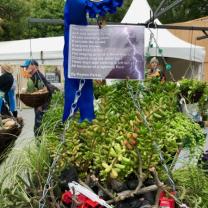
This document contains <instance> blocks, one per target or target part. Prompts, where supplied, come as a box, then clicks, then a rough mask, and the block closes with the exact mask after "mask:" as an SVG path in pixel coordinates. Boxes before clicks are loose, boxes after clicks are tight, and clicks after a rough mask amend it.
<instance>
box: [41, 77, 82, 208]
mask: <svg viewBox="0 0 208 208" xmlns="http://www.w3.org/2000/svg"><path fill="white" fill-rule="evenodd" d="M84 85H85V80H84V79H81V80H80V82H79V88H78V90H77V91H76V94H75V98H74V102H73V103H72V105H71V109H70V114H69V120H68V121H67V122H66V123H65V125H64V130H63V134H62V135H61V142H60V144H59V145H58V147H57V150H56V154H55V157H54V159H53V162H52V164H51V166H50V168H49V172H48V177H47V180H46V183H45V185H44V189H43V193H42V197H41V199H40V200H39V208H44V207H45V203H46V197H47V194H48V191H49V190H50V189H51V181H52V178H53V174H54V171H55V166H56V164H57V162H58V161H59V158H60V156H61V155H60V153H61V150H62V146H63V145H64V143H65V141H66V139H65V135H66V131H67V129H68V128H69V126H70V124H71V121H72V119H71V118H72V117H73V115H74V112H75V110H76V109H77V103H78V101H79V98H80V96H81V95H82V88H83V87H84Z"/></svg>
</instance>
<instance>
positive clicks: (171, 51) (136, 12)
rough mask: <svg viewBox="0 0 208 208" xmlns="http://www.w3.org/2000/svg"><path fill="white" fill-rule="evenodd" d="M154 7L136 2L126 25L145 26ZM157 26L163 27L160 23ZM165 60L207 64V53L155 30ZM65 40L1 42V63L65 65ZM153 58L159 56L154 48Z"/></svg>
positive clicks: (201, 48) (146, 35)
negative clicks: (30, 58) (168, 58)
mask: <svg viewBox="0 0 208 208" xmlns="http://www.w3.org/2000/svg"><path fill="white" fill-rule="evenodd" d="M150 11H151V9H150V6H149V4H148V3H147V1H146V0H133V2H132V4H131V6H130V8H129V10H128V12H127V14H126V15H125V17H124V19H123V21H122V22H123V23H144V22H145V21H146V20H148V19H149V14H150ZM156 22H157V24H161V23H160V22H159V20H156ZM151 31H153V33H154V35H155V38H156V40H157V42H158V45H159V47H160V48H162V49H163V54H164V56H165V57H173V58H179V59H186V60H192V61H196V62H200V63H203V61H204V57H205V50H204V48H203V47H199V46H195V45H191V44H189V43H187V42H185V41H183V40H181V39H179V38H177V37H176V36H174V35H173V34H172V33H170V32H169V31H168V30H166V29H158V30H157V29H156V30H155V29H151ZM149 37H150V32H149V31H148V29H146V30H145V46H148V42H149ZM63 47H64V38H63V36H61V37H49V38H38V39H28V40H17V41H5V42H0V63H5V62H6V63H11V64H21V63H22V61H23V60H24V59H27V58H29V57H30V53H31V54H32V58H34V59H37V60H38V61H39V63H41V64H51V65H53V64H54V65H62V64H63ZM150 53H151V55H152V56H155V55H157V56H159V54H158V53H157V50H156V49H155V48H152V49H151V51H150Z"/></svg>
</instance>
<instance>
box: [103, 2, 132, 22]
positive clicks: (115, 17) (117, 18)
mask: <svg viewBox="0 0 208 208" xmlns="http://www.w3.org/2000/svg"><path fill="white" fill-rule="evenodd" d="M131 2H132V0H125V1H124V3H123V6H122V7H121V8H118V9H117V12H116V13H115V14H108V15H107V16H106V19H107V21H108V22H118V23H120V22H121V21H122V19H123V18H124V16H125V14H126V12H127V11H128V9H129V7H130V5H131Z"/></svg>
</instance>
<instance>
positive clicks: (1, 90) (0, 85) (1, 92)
mask: <svg viewBox="0 0 208 208" xmlns="http://www.w3.org/2000/svg"><path fill="white" fill-rule="evenodd" d="M13 83H14V77H13V75H12V67H11V66H10V65H8V64H3V65H1V76H0V109H1V110H0V112H1V115H8V116H13V114H12V113H13V112H11V109H10V104H11V103H12V102H13V103H14V102H15V97H14V95H12V94H11V93H10V92H11V89H12V86H13ZM7 98H8V99H7ZM9 100H10V101H11V102H9ZM7 104H8V105H9V107H8V105H7ZM12 111H13V110H12ZM15 112H16V111H15Z"/></svg>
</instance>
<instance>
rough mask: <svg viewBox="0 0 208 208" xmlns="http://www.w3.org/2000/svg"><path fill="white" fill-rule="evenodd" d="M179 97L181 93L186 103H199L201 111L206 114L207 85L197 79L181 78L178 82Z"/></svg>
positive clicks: (207, 101)
mask: <svg viewBox="0 0 208 208" xmlns="http://www.w3.org/2000/svg"><path fill="white" fill-rule="evenodd" d="M179 85H180V87H179V89H180V93H179V97H180V96H181V95H182V96H183V97H184V98H185V100H186V102H187V103H197V102H198V103H199V108H200V110H201V113H202V114H203V116H204V114H206V113H207V112H206V111H207V105H208V85H207V83H206V82H202V81H199V80H189V79H183V80H181V81H180V82H179Z"/></svg>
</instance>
